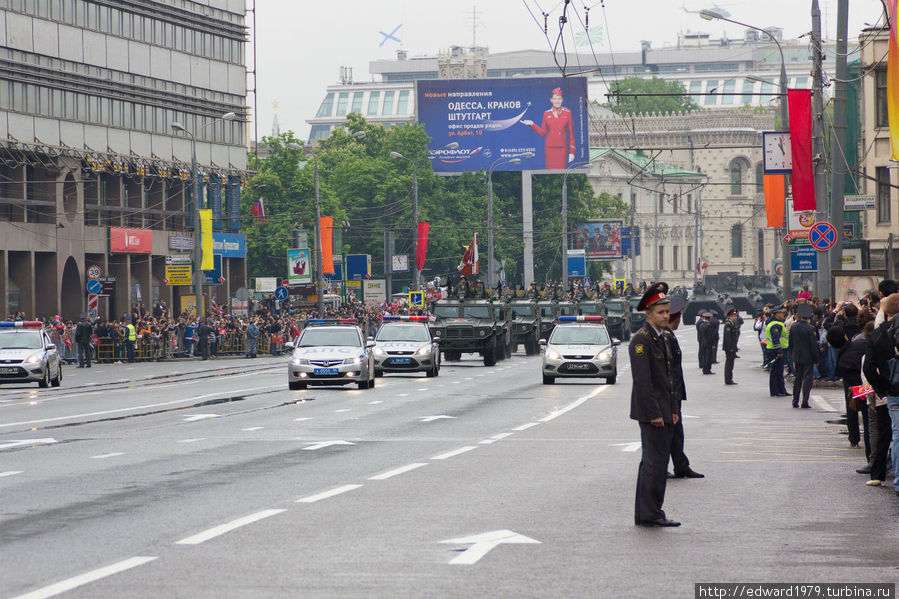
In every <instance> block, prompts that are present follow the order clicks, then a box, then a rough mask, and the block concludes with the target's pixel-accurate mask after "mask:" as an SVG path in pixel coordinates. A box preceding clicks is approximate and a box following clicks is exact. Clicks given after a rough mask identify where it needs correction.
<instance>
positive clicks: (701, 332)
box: [696, 311, 711, 372]
mask: <svg viewBox="0 0 899 599" xmlns="http://www.w3.org/2000/svg"><path fill="white" fill-rule="evenodd" d="M697 316H698V320H697V321H696V341H698V342H699V367H700V368H701V369H702V370H703V372H705V369H706V366H705V354H706V351H705V331H706V328H708V322H707V321H706V319H705V312H704V311H703V312H700V313H699V314H697ZM709 368H711V366H709Z"/></svg>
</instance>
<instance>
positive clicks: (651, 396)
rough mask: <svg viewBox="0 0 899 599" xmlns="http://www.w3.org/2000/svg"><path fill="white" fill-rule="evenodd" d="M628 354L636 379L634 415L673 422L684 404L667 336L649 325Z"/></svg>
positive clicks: (632, 343)
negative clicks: (680, 395)
mask: <svg viewBox="0 0 899 599" xmlns="http://www.w3.org/2000/svg"><path fill="white" fill-rule="evenodd" d="M628 353H629V354H630V361H631V373H632V375H633V378H634V381H635V383H634V386H633V389H632V390H631V418H632V419H634V420H638V421H640V422H650V421H651V420H655V419H656V418H662V419H663V420H664V421H665V423H666V424H673V423H674V422H673V419H672V414H679V413H680V407H679V405H678V404H679V402H678V400H677V396H676V393H675V377H674V372H673V366H672V356H671V351H670V349H669V348H668V345H667V344H666V343H665V339H664V338H663V337H660V336H659V335H657V334H656V332H655V330H654V329H653V328H652V326H650V325H649V324H647V325H645V326H644V327H643V328H642V329H640V330H639V331H638V332H637V333H636V334H635V335H634V336H633V337H631V341H630V345H629V346H628ZM637 381H639V382H637Z"/></svg>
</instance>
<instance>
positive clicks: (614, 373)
mask: <svg viewBox="0 0 899 599" xmlns="http://www.w3.org/2000/svg"><path fill="white" fill-rule="evenodd" d="M617 379H618V369H617V368H616V369H615V370H613V371H612V376H607V377H606V385H614V384H615V381H616V380H617Z"/></svg>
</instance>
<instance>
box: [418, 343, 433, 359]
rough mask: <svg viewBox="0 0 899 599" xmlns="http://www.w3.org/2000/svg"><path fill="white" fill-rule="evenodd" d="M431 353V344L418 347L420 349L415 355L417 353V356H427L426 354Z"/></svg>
mask: <svg viewBox="0 0 899 599" xmlns="http://www.w3.org/2000/svg"><path fill="white" fill-rule="evenodd" d="M429 353H431V346H430V345H423V346H422V347H420V348H418V351H417V352H415V355H416V356H426V355H428V354H429Z"/></svg>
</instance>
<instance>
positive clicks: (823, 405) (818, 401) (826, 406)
mask: <svg viewBox="0 0 899 599" xmlns="http://www.w3.org/2000/svg"><path fill="white" fill-rule="evenodd" d="M812 402H813V403H814V404H815V405H816V406H818V407H819V408H820V409H822V410H824V411H825V412H838V411H839V410H838V409H837V408H834V407H833V406H831V405H830V403H829V402H828V401H826V400H825V399H824V398H823V397H821V396H820V395H812Z"/></svg>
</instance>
